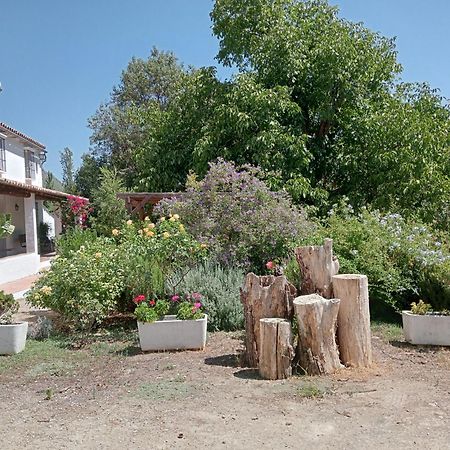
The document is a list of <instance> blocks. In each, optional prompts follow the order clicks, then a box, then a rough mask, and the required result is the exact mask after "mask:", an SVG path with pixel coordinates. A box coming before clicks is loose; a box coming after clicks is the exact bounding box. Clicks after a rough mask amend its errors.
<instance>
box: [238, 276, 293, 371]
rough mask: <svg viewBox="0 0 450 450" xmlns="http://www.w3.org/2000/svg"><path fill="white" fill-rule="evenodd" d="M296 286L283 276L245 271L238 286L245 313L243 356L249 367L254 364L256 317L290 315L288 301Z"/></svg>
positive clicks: (257, 320) (256, 339)
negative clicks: (246, 272) (244, 354)
mask: <svg viewBox="0 0 450 450" xmlns="http://www.w3.org/2000/svg"><path fill="white" fill-rule="evenodd" d="M296 293H297V290H296V289H295V287H294V286H293V285H292V284H291V283H289V282H288V281H287V278H286V277H285V276H279V277H275V276H273V275H267V276H261V277H259V276H257V275H255V274H254V273H249V274H247V276H246V277H245V281H244V286H243V287H242V289H241V302H242V304H243V306H244V317H245V334H246V336H245V348H246V360H247V364H248V365H249V366H250V367H258V354H259V348H260V345H259V341H260V334H259V321H260V320H261V319H265V318H271V317H279V318H281V319H289V320H290V319H291V318H292V314H293V309H292V301H293V299H294V298H295V296H296Z"/></svg>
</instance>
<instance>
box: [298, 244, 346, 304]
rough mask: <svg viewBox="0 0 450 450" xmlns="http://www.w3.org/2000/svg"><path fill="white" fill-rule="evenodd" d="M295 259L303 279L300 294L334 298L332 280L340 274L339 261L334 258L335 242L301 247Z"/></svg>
mask: <svg viewBox="0 0 450 450" xmlns="http://www.w3.org/2000/svg"><path fill="white" fill-rule="evenodd" d="M295 257H296V259H297V262H298V265H299V266H300V272H301V278H302V281H301V287H300V293H301V294H302V295H308V294H320V295H321V296H322V297H325V298H331V297H333V288H332V282H331V279H332V277H333V275H336V274H337V273H338V272H339V261H338V260H337V258H336V257H335V256H333V240H332V239H325V240H324V244H323V245H308V246H306V247H299V248H297V249H296V250H295Z"/></svg>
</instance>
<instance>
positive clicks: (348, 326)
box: [333, 275, 372, 367]
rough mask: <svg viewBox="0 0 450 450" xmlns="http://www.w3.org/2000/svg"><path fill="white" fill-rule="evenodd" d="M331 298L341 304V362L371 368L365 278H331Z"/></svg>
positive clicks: (339, 326)
mask: <svg viewBox="0 0 450 450" xmlns="http://www.w3.org/2000/svg"><path fill="white" fill-rule="evenodd" d="M333 290H334V295H335V296H336V297H338V298H339V299H340V300H341V305H340V307H339V314H338V340H339V348H340V353H341V360H342V362H343V363H344V364H345V365H346V366H352V367H368V366H370V365H371V364H372V341H371V332H370V312H369V288H368V282H367V277H366V276H365V275H335V276H334V277H333Z"/></svg>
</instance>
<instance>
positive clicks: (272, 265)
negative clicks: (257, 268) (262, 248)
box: [266, 261, 275, 270]
mask: <svg viewBox="0 0 450 450" xmlns="http://www.w3.org/2000/svg"><path fill="white" fill-rule="evenodd" d="M266 267H267V269H268V270H273V269H274V268H275V263H274V262H273V261H267V262H266Z"/></svg>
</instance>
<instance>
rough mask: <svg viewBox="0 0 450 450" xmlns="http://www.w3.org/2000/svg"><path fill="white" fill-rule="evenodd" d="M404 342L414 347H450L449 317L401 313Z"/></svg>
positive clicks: (409, 312)
mask: <svg viewBox="0 0 450 450" xmlns="http://www.w3.org/2000/svg"><path fill="white" fill-rule="evenodd" d="M402 320H403V334H404V336H405V340H406V342H409V343H411V344H416V345H450V316H439V315H437V314H424V315H419V314H413V313H412V312H411V311H402Z"/></svg>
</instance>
